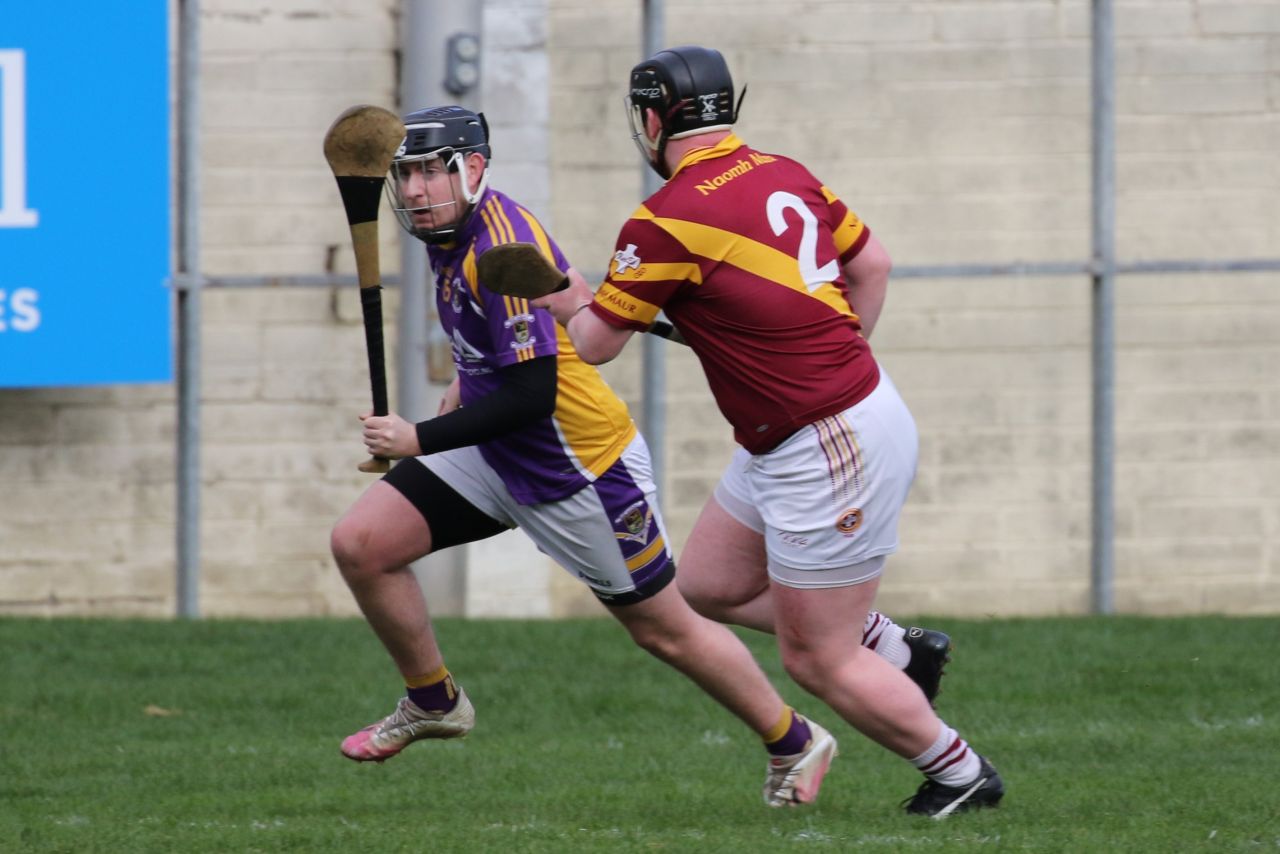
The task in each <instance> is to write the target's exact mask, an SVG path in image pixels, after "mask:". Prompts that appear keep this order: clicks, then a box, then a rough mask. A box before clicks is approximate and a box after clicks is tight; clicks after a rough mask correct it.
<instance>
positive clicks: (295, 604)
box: [0, 0, 1280, 617]
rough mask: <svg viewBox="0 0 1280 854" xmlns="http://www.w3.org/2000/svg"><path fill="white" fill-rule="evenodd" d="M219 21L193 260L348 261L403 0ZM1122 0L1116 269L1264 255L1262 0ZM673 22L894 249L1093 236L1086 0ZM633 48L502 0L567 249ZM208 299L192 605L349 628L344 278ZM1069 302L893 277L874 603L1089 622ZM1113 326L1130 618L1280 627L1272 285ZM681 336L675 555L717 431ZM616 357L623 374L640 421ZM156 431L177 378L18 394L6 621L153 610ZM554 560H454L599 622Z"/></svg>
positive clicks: (247, 6)
mask: <svg viewBox="0 0 1280 854" xmlns="http://www.w3.org/2000/svg"><path fill="white" fill-rule="evenodd" d="M201 5H202V9H203V15H202V30H203V32H202V38H203V44H204V49H203V53H202V75H203V88H202V91H201V97H202V100H203V110H204V115H203V119H202V136H201V146H202V152H201V154H202V167H203V168H202V183H203V187H202V189H203V196H204V198H203V207H202V211H201V213H202V226H203V241H202V250H201V261H202V265H203V268H204V270H205V271H206V272H207V273H210V274H222V275H258V274H263V275H270V274H298V273H319V272H322V271H323V270H325V269H326V268H328V267H331V268H332V269H335V270H337V271H339V272H351V271H352V266H353V265H352V261H351V257H350V250H349V249H348V248H347V247H348V239H347V234H346V227H345V223H344V222H343V220H342V217H341V214H340V212H339V211H340V207H339V202H338V199H337V193H336V192H335V190H334V187H333V182H332V178H331V177H330V175H329V173H328V169H327V166H326V165H325V163H324V161H323V157H322V155H321V152H320V139H321V137H322V135H323V132H324V129H325V128H326V127H327V126H328V124H329V123H330V122H331V121H332V119H333V118H334V117H335V116H336V115H337V113H338V112H340V111H341V110H342V109H343V108H345V107H346V106H349V105H350V104H353V103H360V102H372V103H381V104H385V105H388V106H394V105H395V89H396V86H395V67H396V65H395V50H396V46H397V42H398V39H397V31H396V25H397V19H398V13H399V3H398V2H396V0H375V2H368V3H359V4H357V3H350V2H343V0H287V2H281V3H272V4H262V3H246V2H243V0H207V2H205V3H202V4H201ZM1116 12H1117V29H1118V41H1117V45H1116V59H1117V66H1118V74H1119V77H1118V85H1117V113H1118V144H1119V158H1118V163H1117V167H1118V176H1119V188H1118V211H1119V233H1118V238H1119V251H1120V255H1121V258H1122V259H1123V260H1142V259H1152V258H1202V257H1203V258H1224V257H1238V256H1246V257H1247V256H1270V257H1275V256H1278V255H1280V192H1278V191H1280V0H1263V2H1248V3H1246V2H1220V0H1163V2H1142V0H1118V2H1117V3H1116ZM666 20H667V29H668V33H669V39H668V41H669V42H670V43H673V44H674V43H686V42H704V43H709V44H714V45H715V46H718V47H720V48H721V49H722V50H724V51H725V53H726V55H727V56H728V57H729V60H730V63H731V65H732V67H733V69H734V71H735V74H736V76H737V77H738V79H739V81H740V82H747V83H749V85H750V91H749V94H748V95H747V100H746V102H745V104H744V109H743V121H742V123H741V127H740V130H741V132H742V133H743V134H744V135H745V136H746V137H747V138H748V139H749V140H750V141H751V142H752V143H753V144H755V145H757V146H759V147H761V148H765V149H767V150H774V151H778V152H781V153H786V154H790V155H794V156H797V157H799V158H800V159H801V160H803V161H804V162H806V164H807V165H809V166H810V168H811V169H812V170H813V171H814V172H815V173H816V174H818V175H819V176H821V177H822V178H823V179H824V181H825V182H826V183H827V184H828V185H829V186H831V187H832V188H833V189H834V190H836V191H837V192H838V193H840V194H841V195H842V196H843V197H844V198H845V199H846V200H847V201H848V202H849V204H850V206H851V207H853V208H854V210H856V211H858V212H859V213H860V214H861V215H862V216H863V217H864V218H865V219H866V220H867V221H868V222H869V223H870V225H871V227H872V228H873V230H875V231H876V233H877V234H878V235H879V236H880V237H881V238H882V239H883V240H884V242H885V243H886V245H887V246H888V247H889V249H890V251H891V252H892V253H893V255H894V257H895V260H896V262H897V263H898V264H899V265H900V266H907V265H922V264H940V263H946V262H970V261H972V262H977V261H985V262H1006V261H1012V260H1023V261H1060V260H1083V259H1084V257H1085V256H1086V255H1087V254H1088V251H1089V227H1090V226H1089V213H1088V191H1089V101H1088V85H1089V80H1088V73H1089V72H1088V56H1089V47H1088V35H1089V4H1088V3H1086V2H1083V0H1022V1H1021V2H1017V3H1012V2H1004V0H971V2H965V3H955V2H941V0H934V2H929V0H926V2H917V3H911V4H901V3H893V2H884V0H866V2H814V1H813V0H807V2H801V0H782V2H771V3H764V2H759V0H740V1H739V2H733V3H730V2H719V0H709V1H707V0H704V2H695V0H679V2H676V0H670V2H668V3H666ZM639 32H640V4H637V3H633V2H629V0H627V2H624V0H593V2H586V0H500V2H489V3H487V4H486V11H485V36H486V55H485V74H486V75H487V76H486V90H485V94H484V97H485V109H486V110H487V111H488V112H489V114H490V118H491V120H492V121H493V122H494V127H495V134H500V135H501V136H499V137H497V151H498V154H499V158H500V159H499V160H498V161H497V162H496V163H495V170H496V173H495V182H496V183H497V184H498V185H499V186H502V187H504V188H507V189H511V190H513V191H514V192H516V193H517V194H518V195H521V196H522V197H523V198H524V200H525V201H526V202H527V203H528V204H529V205H530V206H531V207H532V208H533V209H534V210H535V211H536V212H537V213H539V214H540V215H541V216H543V217H544V218H545V219H547V220H548V221H549V222H550V223H551V224H553V225H554V228H555V233H556V235H557V238H558V239H559V240H560V242H561V243H562V245H563V246H564V248H565V250H566V251H567V252H568V253H569V255H570V257H571V258H572V259H573V260H574V262H575V264H576V265H577V266H579V267H580V268H581V269H583V270H585V271H598V270H601V269H603V267H604V264H605V263H606V261H607V259H608V258H609V256H610V255H611V252H612V242H613V238H614V233H615V229H616V227H617V225H619V224H620V223H621V222H622V221H623V219H624V218H625V217H626V216H627V214H628V213H630V211H631V210H632V209H633V208H634V206H635V204H636V203H637V201H638V200H639V197H640V196H639V194H640V166H639V163H638V158H637V155H636V153H635V150H634V148H633V147H632V145H631V142H630V140H629V139H628V138H627V132H628V131H627V127H626V125H625V121H624V118H623V115H622V110H621V106H620V102H621V96H622V93H623V90H624V82H625V75H626V72H627V70H628V69H629V68H630V66H631V65H632V64H633V62H634V61H635V60H636V59H637V58H638V57H639V54H640V38H639ZM540 161H546V162H547V163H548V164H549V166H548V168H547V169H545V170H540V169H539V165H538V164H539V162H540ZM398 256H399V253H398V250H397V248H396V243H395V237H394V235H393V234H392V233H390V229H387V230H386V231H384V246H383V262H384V267H385V268H386V269H388V270H389V271H390V270H394V269H395V267H396V265H397V264H398ZM387 298H388V303H389V304H388V318H391V317H394V311H395V306H396V294H395V292H394V291H389V292H388V293H387ZM202 303H203V308H204V327H203V331H202V335H203V342H204V354H203V359H202V369H203V375H204V377H203V403H204V407H203V414H202V427H203V435H202V457H203V481H204V483H203V489H202V493H201V507H202V544H201V545H202V553H203V579H202V584H201V590H200V600H201V605H202V610H203V612H204V613H206V614H209V615H215V616H217V615H232V614H246V615H260V616H268V615H271V616H276V615H283V616H291V615H312V614H353V613H355V609H354V606H353V605H352V603H351V600H350V595H349V594H348V592H347V591H346V589H345V587H344V586H343V584H342V582H341V580H340V579H339V578H338V576H337V573H336V571H335V570H334V569H333V568H332V566H331V561H330V558H329V556H328V549H327V537H328V530H329V527H330V526H331V524H332V522H333V520H334V519H335V518H336V517H337V515H338V514H339V513H341V511H342V510H343V509H344V508H345V507H346V506H347V505H348V504H349V503H350V501H351V500H352V499H353V498H354V497H355V496H356V495H357V494H358V492H359V490H360V489H362V488H363V487H364V486H365V485H367V483H368V482H369V481H368V478H367V476H364V475H360V474H358V473H356V472H355V471H354V464H355V463H356V462H357V461H358V459H359V458H360V456H361V455H360V454H359V450H360V449H359V446H358V443H357V442H356V441H355V439H354V435H355V433H354V425H353V420H354V414H355V413H356V412H358V411H359V410H360V409H361V408H362V407H363V406H365V405H366V400H367V382H366V379H365V374H364V366H363V359H362V355H361V354H362V352H363V350H362V348H363V344H362V340H361V332H360V325H359V322H358V305H357V299H356V296H355V294H354V293H348V292H346V291H342V290H338V291H330V290H328V289H285V288H278V289H253V290H250V289H225V290H212V291H209V292H206V293H205V295H204V297H203V301H202ZM1089 313H1090V301H1089V283H1088V282H1087V281H1086V280H1084V279H1083V278H1078V277H1060V278H1047V277H1039V278H1030V277H1029V278H1022V279H1009V278H1000V279H989V280H978V279H938V280H923V279H899V280H897V281H895V282H894V283H893V284H892V286H891V291H890V297H889V302H888V305H887V308H886V312H885V315H884V317H883V318H882V320H881V323H880V325H879V327H878V328H877V330H876V333H875V335H874V337H873V339H872V340H873V345H874V346H875V347H876V349H877V352H878V354H879V355H880V357H881V358H882V360H883V362H884V363H885V365H886V366H887V368H888V370H889V371H890V373H891V374H892V375H893V377H894V379H895V381H896V382H897V384H898V385H899V387H900V388H901V389H902V391H903V394H904V396H905V397H906V398H907V400H908V402H909V403H910V404H911V406H912V409H913V411H914V413H915V415H916V418H917V421H918V422H919V426H920V431H921V466H920V475H919V478H918V480H917V483H916V487H915V491H914V493H913V495H912V499H911V502H910V503H909V506H908V510H907V512H906V515H905V517H904V520H903V531H902V535H903V549H902V551H901V552H900V553H899V555H898V556H897V557H895V558H894V559H893V561H892V564H891V567H890V571H889V573H888V575H887V576H886V580H885V583H884V586H883V588H882V589H883V594H882V605H883V606H884V607H885V608H886V609H887V610H891V611H894V612H899V613H917V612H922V611H927V612H933V613H954V614H966V615H967V614H987V613H996V614H1050V613H1079V612H1082V611H1084V610H1086V609H1087V606H1088V577H1089V555H1088V552H1089V496H1090V487H1089V453H1090V451H1089V447H1090V446H1089V417H1090V416H1089V325H1090V317H1089ZM388 333H389V335H390V340H389V342H388V344H389V347H393V346H394V323H393V322H391V321H390V320H389V321H388ZM1117 336H1118V352H1117V364H1118V375H1117V387H1116V388H1117V395H1116V397H1117V405H1118V409H1119V413H1118V423H1117V431H1118V446H1117V461H1116V530H1117V541H1116V546H1117V549H1116V568H1117V578H1116V602H1117V606H1118V608H1119V609H1121V610H1124V611H1130V612H1139V613H1200V612H1226V613H1277V612H1280V488H1278V487H1277V486H1276V484H1277V483H1280V380H1278V379H1277V375H1278V372H1277V370H1276V366H1277V365H1280V275H1277V274H1274V273H1253V274H1221V275H1196V276H1189V275H1163V276H1136V275H1135V276H1124V277H1122V278H1121V279H1120V280H1119V286H1118V294H1117ZM632 349H638V348H632ZM667 352H668V375H667V385H668V391H669V400H668V418H669V421H668V429H667V433H666V435H665V437H664V449H665V452H666V457H667V470H668V473H669V476H668V482H667V485H666V490H665V512H666V516H667V521H668V526H669V528H670V530H671V533H672V535H673V539H674V541H675V543H676V545H677V547H679V546H680V545H681V544H682V543H683V541H684V538H685V537H686V536H687V534H688V531H689V529H690V527H691V526H692V522H693V519H694V516H695V514H696V512H697V509H698V508H699V507H700V506H701V504H702V502H703V501H704V500H705V498H706V496H707V495H708V494H709V492H710V490H711V488H712V486H713V485H714V483H715V480H716V478H717V476H718V473H719V470H720V468H721V466H722V465H723V463H724V461H725V460H727V458H728V456H729V454H730V453H731V451H732V443H731V440H730V438H729V432H728V429H727V428H726V427H722V426H721V424H722V422H721V418H720V416H719V414H718V412H717V411H716V409H715V407H714V404H713V403H712V402H711V400H710V398H709V396H708V394H707V391H706V385H705V382H704V381H703V379H702V377H701V372H700V370H699V369H698V367H697V365H696V363H695V362H694V360H693V359H692V358H691V357H690V355H689V354H688V353H686V352H683V351H681V350H679V349H678V348H675V347H668V348H667ZM635 355H636V354H631V355H629V356H628V357H626V358H624V359H623V360H621V361H620V362H619V363H617V364H614V365H610V366H607V368H606V371H605V373H606V377H607V378H608V379H609V381H610V382H611V383H612V384H613V385H614V386H615V388H617V389H618V390H619V391H620V393H622V394H623V396H624V397H625V398H626V399H627V400H628V401H629V402H630V403H631V404H632V406H633V411H636V412H638V402H639V400H638V398H639V390H640V381H639V380H640V375H639V367H638V361H637V359H636V358H635ZM392 387H393V388H394V378H393V379H392ZM174 434H175V410H174V390H173V388H172V387H170V386H128V387H126V386H111V387H100V388H74V389H26V390H0V613H21V614H44V615H63V614H111V615H147V616H156V617H163V616H168V615H170V614H172V613H173V611H174V578H173V572H174V566H173V564H174V537H175V534H174V501H175V498H174V488H175V487H174V476H173V472H174V440H175V436H174ZM513 555H514V556H515V557H514V558H513ZM539 560H540V558H539V556H537V555H536V553H535V554H531V553H530V550H529V548H528V546H527V545H524V544H523V542H522V541H520V538H519V535H516V534H513V535H509V537H507V538H499V539H498V540H495V541H492V542H491V543H488V544H486V545H485V547H484V548H478V549H475V550H473V551H472V552H470V553H469V555H468V557H467V564H468V595H467V608H468V611H469V612H470V613H479V614H504V615H511V616H522V615H543V616H555V615H561V614H573V613H598V612H599V611H598V608H597V607H596V606H595V605H594V602H593V601H592V600H591V599H590V597H589V596H586V595H584V593H583V590H582V588H581V587H580V586H579V585H577V584H576V583H574V582H573V581H572V580H571V579H569V578H567V577H566V576H564V574H563V573H559V572H557V571H555V570H554V569H553V568H551V567H549V566H547V565H546V564H545V561H542V563H539ZM511 564H515V565H518V566H520V567H522V569H521V570H519V572H518V574H513V573H511V572H510V571H508V570H507V569H506V567H507V566H509V565H511Z"/></svg>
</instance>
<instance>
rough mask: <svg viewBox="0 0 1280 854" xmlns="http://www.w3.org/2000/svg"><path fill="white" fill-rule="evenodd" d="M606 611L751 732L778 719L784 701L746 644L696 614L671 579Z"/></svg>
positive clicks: (639, 641) (766, 728)
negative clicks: (644, 596) (631, 602)
mask: <svg viewBox="0 0 1280 854" xmlns="http://www.w3.org/2000/svg"><path fill="white" fill-rule="evenodd" d="M676 576H677V577H679V572H677V573H676ZM609 612H610V613H611V614H613V616H614V617H616V618H617V619H618V622H620V623H622V625H623V627H624V628H626V630H627V631H628V632H629V633H630V634H631V638H632V639H633V640H634V641H635V642H636V644H637V645H638V646H640V647H641V648H642V649H644V650H645V651H647V652H649V653H650V654H652V655H653V656H654V657H656V658H658V659H660V660H661V661H664V662H666V663H667V664H670V665H671V666H672V667H674V668H676V669H677V670H679V671H680V672H681V673H683V674H684V675H686V676H688V677H689V678H690V679H692V680H693V681H694V682H695V683H697V685H698V686H699V687H700V688H702V689H703V690H704V691H706V692H707V693H708V694H710V695H711V696H712V697H713V698H714V699H715V700H717V701H718V702H719V703H720V704H721V705H723V706H724V707H725V708H727V709H728V710H729V711H731V712H733V713H734V714H735V715H737V716H738V717H739V718H741V719H742V721H743V723H745V724H746V725H747V726H749V727H751V728H752V729H753V730H755V731H756V732H758V733H761V734H763V733H765V732H767V731H768V730H769V728H770V727H772V726H773V725H774V724H775V723H776V722H777V721H778V718H779V716H780V715H781V714H782V710H783V707H784V705H785V704H784V703H783V702H782V698H781V697H780V696H778V693H777V691H775V690H774V688H773V685H772V684H770V682H769V679H768V677H766V676H765V675H764V672H763V671H762V670H761V669H760V666H759V665H758V664H757V663H756V660H755V658H754V657H753V656H752V655H751V652H750V650H748V649H747V648H746V647H745V646H744V645H743V643H742V641H741V640H739V639H738V638H737V636H735V635H734V634H733V632H731V631H729V629H727V628H726V627H724V626H722V625H720V624H719V623H716V622H712V621H711V620H708V619H707V618H705V617H702V616H700V615H698V614H697V613H696V612H695V611H694V610H693V609H692V608H690V607H689V605H688V603H687V602H685V601H684V599H683V598H681V596H680V593H679V591H678V590H676V588H675V587H674V586H673V585H668V586H667V587H665V588H663V589H662V590H661V591H659V592H658V593H657V594H656V595H655V596H653V597H651V598H649V599H646V600H644V601H643V602H637V603H635V604H634V605H624V606H621V607H609Z"/></svg>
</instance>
